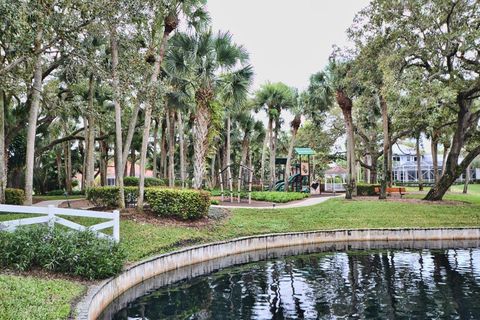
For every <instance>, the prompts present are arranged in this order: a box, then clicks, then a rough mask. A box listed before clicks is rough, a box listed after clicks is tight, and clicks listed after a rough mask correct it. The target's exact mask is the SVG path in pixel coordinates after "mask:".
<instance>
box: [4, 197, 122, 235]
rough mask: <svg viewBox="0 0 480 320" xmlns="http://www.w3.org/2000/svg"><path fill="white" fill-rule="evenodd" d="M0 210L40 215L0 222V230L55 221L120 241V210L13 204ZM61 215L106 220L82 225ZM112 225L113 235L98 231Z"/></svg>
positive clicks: (52, 224)
mask: <svg viewBox="0 0 480 320" xmlns="http://www.w3.org/2000/svg"><path fill="white" fill-rule="evenodd" d="M0 212H11V213H31V214H39V215H41V216H40V217H34V218H24V219H17V220H9V221H3V222H0V231H14V230H15V229H16V228H18V227H20V226H25V225H30V224H39V223H47V224H48V225H49V227H52V228H53V227H54V225H55V223H58V224H61V225H63V226H66V227H68V228H71V229H74V230H79V231H83V230H91V231H93V232H94V233H95V234H96V235H97V237H99V238H107V239H112V240H114V241H116V242H118V241H120V212H119V211H118V210H115V211H113V213H112V212H98V211H88V210H76V209H64V208H56V207H54V206H52V205H50V206H48V207H31V206H14V205H0ZM61 216H73V217H87V218H100V219H106V220H108V221H106V222H102V223H99V224H96V225H93V226H89V227H86V226H82V225H81V224H78V223H75V222H73V221H70V220H67V219H64V218H62V217H61ZM112 227H113V235H112V236H110V235H107V234H105V233H102V232H100V230H104V229H107V228H112Z"/></svg>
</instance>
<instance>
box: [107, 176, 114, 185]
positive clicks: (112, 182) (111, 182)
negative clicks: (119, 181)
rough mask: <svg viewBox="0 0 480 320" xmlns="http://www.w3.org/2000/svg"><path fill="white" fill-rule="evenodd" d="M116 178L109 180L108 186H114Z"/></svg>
mask: <svg viewBox="0 0 480 320" xmlns="http://www.w3.org/2000/svg"><path fill="white" fill-rule="evenodd" d="M114 185H115V178H107V186H114Z"/></svg>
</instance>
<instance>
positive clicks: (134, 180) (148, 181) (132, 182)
mask: <svg viewBox="0 0 480 320" xmlns="http://www.w3.org/2000/svg"><path fill="white" fill-rule="evenodd" d="M138 181H139V179H138V177H125V178H123V184H124V185H125V186H127V187H138ZM167 184H168V181H167V182H165V180H163V179H158V178H151V177H146V178H145V187H160V186H166V185H167Z"/></svg>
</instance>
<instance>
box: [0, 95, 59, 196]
mask: <svg viewBox="0 0 480 320" xmlns="http://www.w3.org/2000/svg"><path fill="white" fill-rule="evenodd" d="M6 163H7V162H6V157H5V92H4V91H3V90H0V203H5V189H6V187H7V168H6ZM59 175H60V172H59Z"/></svg>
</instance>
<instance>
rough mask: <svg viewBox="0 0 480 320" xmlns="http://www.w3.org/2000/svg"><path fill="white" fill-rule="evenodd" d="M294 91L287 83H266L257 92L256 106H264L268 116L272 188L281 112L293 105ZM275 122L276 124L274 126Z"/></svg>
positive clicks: (274, 180)
mask: <svg viewBox="0 0 480 320" xmlns="http://www.w3.org/2000/svg"><path fill="white" fill-rule="evenodd" d="M293 101H294V91H293V90H292V89H291V88H290V87H288V86H287V85H286V84H284V83H281V82H278V83H266V84H264V85H262V87H261V88H260V89H259V90H258V91H257V92H256V95H255V107H256V108H257V110H258V109H259V108H264V110H265V112H266V113H267V116H268V128H267V133H268V140H269V142H270V182H269V187H270V190H272V189H273V187H274V186H275V182H276V175H275V157H276V145H277V137H278V132H279V130H280V119H281V118H280V113H281V111H282V109H288V108H290V107H291V106H292V105H293V103H294V102H293ZM274 124H275V126H274ZM262 166H263V164H262Z"/></svg>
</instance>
